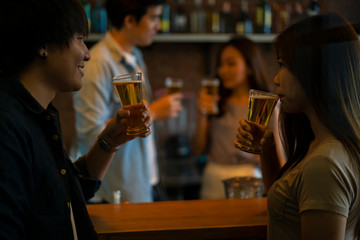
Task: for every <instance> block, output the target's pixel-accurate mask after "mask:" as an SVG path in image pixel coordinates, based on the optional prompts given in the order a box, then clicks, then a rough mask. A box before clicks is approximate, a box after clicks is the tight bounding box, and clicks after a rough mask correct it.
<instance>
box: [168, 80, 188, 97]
mask: <svg viewBox="0 0 360 240" xmlns="http://www.w3.org/2000/svg"><path fill="white" fill-rule="evenodd" d="M183 85H184V83H183V80H182V79H181V78H178V79H172V78H170V77H167V78H166V79H165V87H166V89H167V94H173V93H177V92H181V91H182V88H183Z"/></svg>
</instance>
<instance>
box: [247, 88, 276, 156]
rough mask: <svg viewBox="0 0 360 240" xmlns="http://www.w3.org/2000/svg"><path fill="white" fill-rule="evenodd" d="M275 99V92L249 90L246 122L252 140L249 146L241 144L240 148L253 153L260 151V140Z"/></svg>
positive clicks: (274, 104)
mask: <svg viewBox="0 0 360 240" xmlns="http://www.w3.org/2000/svg"><path fill="white" fill-rule="evenodd" d="M277 101H278V96H277V95H275V94H272V93H266V92H262V91H257V90H253V89H251V90H250V97H249V112H248V123H249V125H250V128H251V130H250V132H251V134H252V135H253V138H254V140H253V144H252V145H251V146H245V145H242V147H241V148H240V149H241V150H243V151H246V152H250V153H255V154H259V153H261V145H260V140H261V138H262V136H263V135H264V133H265V130H266V127H267V125H268V123H269V120H270V117H271V114H272V112H273V110H274V108H275V106H276V103H277ZM255 123H256V124H255Z"/></svg>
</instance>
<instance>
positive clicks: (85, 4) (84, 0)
mask: <svg viewBox="0 0 360 240" xmlns="http://www.w3.org/2000/svg"><path fill="white" fill-rule="evenodd" d="M81 3H82V5H83V7H84V10H85V13H86V17H87V20H88V25H89V31H90V32H91V4H90V3H89V2H88V1H87V0H81Z"/></svg>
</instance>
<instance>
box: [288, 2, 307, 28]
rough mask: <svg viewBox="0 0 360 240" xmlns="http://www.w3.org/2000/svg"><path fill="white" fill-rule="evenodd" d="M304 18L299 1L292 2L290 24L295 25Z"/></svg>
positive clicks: (302, 8)
mask: <svg viewBox="0 0 360 240" xmlns="http://www.w3.org/2000/svg"><path fill="white" fill-rule="evenodd" d="M305 17H306V14H305V12H304V6H303V3H302V1H301V0H297V1H295V2H294V5H293V8H292V13H291V20H290V21H291V24H293V23H296V22H298V21H300V20H302V19H304V18H305Z"/></svg>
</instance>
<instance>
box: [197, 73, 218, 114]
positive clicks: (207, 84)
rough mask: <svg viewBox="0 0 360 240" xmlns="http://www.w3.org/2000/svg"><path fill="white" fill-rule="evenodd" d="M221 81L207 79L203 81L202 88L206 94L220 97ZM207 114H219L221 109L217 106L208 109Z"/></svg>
mask: <svg viewBox="0 0 360 240" xmlns="http://www.w3.org/2000/svg"><path fill="white" fill-rule="evenodd" d="M219 85H220V80H219V79H217V78H205V79H203V80H202V81H201V88H202V89H205V90H206V93H207V94H208V95H211V96H214V97H215V96H217V95H219ZM206 113H207V114H218V113H219V107H218V105H217V104H214V105H213V106H211V107H209V108H208V109H206Z"/></svg>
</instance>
